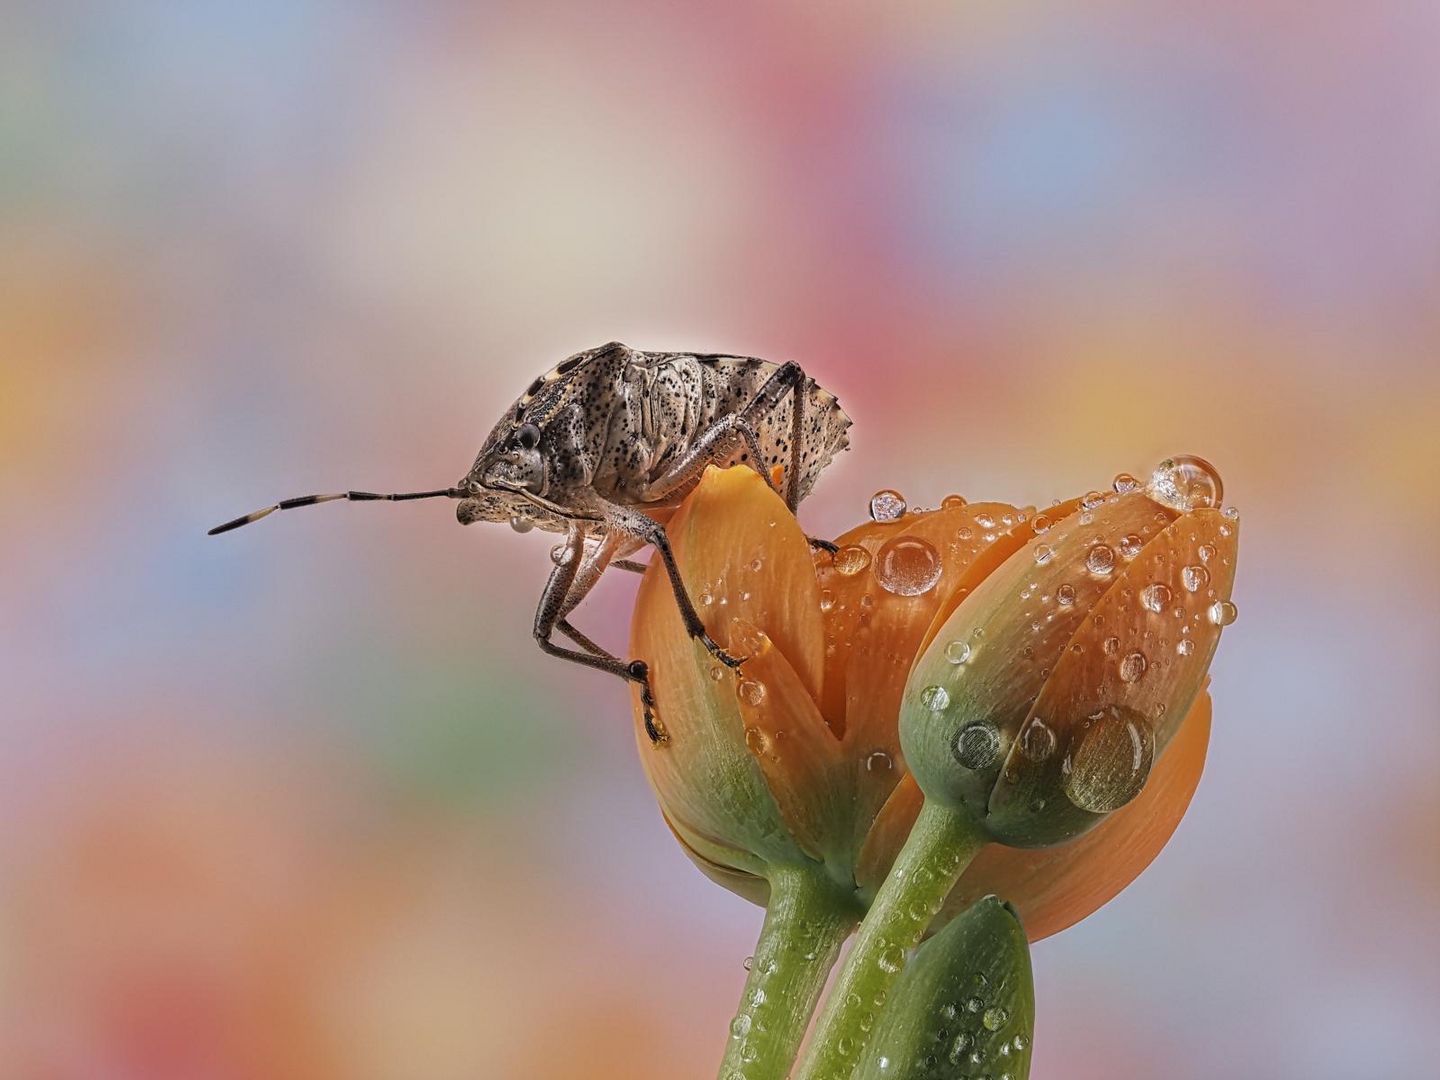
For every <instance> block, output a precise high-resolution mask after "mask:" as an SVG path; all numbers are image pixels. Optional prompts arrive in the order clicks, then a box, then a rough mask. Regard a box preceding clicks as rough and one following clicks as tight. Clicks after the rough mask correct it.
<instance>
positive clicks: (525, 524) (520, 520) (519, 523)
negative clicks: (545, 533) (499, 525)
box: [510, 514, 535, 533]
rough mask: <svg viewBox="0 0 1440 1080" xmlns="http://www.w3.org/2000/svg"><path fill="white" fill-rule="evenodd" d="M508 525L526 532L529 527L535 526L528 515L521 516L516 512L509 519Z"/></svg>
mask: <svg viewBox="0 0 1440 1080" xmlns="http://www.w3.org/2000/svg"><path fill="white" fill-rule="evenodd" d="M510 527H511V528H512V529H514V530H515V531H516V532H518V533H528V532H529V531H530V530H531V529H533V528H535V522H533V521H531V520H530V519H529V518H528V517H521V516H520V515H519V514H516V515H514V516H513V517H511V519H510Z"/></svg>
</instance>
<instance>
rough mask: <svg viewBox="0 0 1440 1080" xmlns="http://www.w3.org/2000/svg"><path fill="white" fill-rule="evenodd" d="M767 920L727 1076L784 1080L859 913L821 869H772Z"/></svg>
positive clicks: (724, 1070)
mask: <svg viewBox="0 0 1440 1080" xmlns="http://www.w3.org/2000/svg"><path fill="white" fill-rule="evenodd" d="M769 881H770V903H769V905H768V906H767V907H766V909H765V925H764V926H763V927H761V929H760V940H759V941H758V942H756V945H755V955H754V957H753V958H752V959H751V961H750V977H749V978H747V979H746V980H745V990H744V992H743V993H742V994H741V997H740V1008H739V1011H737V1012H736V1014H735V1019H734V1020H733V1021H731V1023H730V1037H729V1040H728V1043H727V1045H726V1049H725V1060H724V1061H723V1062H722V1063H721V1065H720V1080H784V1078H785V1077H786V1076H789V1075H790V1066H791V1065H792V1064H793V1063H794V1061H795V1055H796V1054H797V1053H798V1052H799V1050H800V1041H801V1040H802V1039H803V1038H804V1037H805V1029H806V1028H808V1027H809V1026H810V1016H811V1014H812V1013H814V1011H815V1002H816V1001H818V1000H819V998H820V991H821V989H822V988H823V987H824V986H825V980H826V978H827V977H829V975H830V969H831V968H832V967H833V966H834V965H835V957H836V956H838V955H839V953H840V945H841V944H842V943H843V942H844V940H845V939H846V938H847V937H849V935H850V931H851V930H853V929H854V928H855V923H856V920H857V918H858V916H859V911H858V909H857V907H856V906H855V903H854V901H853V899H851V898H850V897H847V896H846V895H845V894H844V893H843V892H842V891H841V889H840V888H839V887H838V886H837V885H836V884H835V883H834V882H833V881H831V880H830V879H829V878H828V877H827V876H826V875H825V873H824V871H823V870H821V869H819V868H818V867H817V868H815V869H813V870H812V869H809V868H802V867H788V866H782V867H777V868H775V869H773V870H771V872H770V874H769Z"/></svg>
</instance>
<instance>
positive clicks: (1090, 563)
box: [1085, 544, 1115, 577]
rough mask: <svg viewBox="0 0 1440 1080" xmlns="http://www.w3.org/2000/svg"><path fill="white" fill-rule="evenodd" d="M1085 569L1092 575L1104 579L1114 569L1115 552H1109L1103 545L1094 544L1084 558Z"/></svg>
mask: <svg viewBox="0 0 1440 1080" xmlns="http://www.w3.org/2000/svg"><path fill="white" fill-rule="evenodd" d="M1085 568H1086V569H1087V570H1089V571H1090V572H1091V573H1092V574H1099V575H1100V576H1101V577H1104V576H1105V575H1106V574H1108V573H1110V571H1112V570H1114V569H1115V552H1113V551H1111V550H1110V549H1109V548H1108V547H1106V546H1105V545H1104V544H1096V545H1095V546H1094V547H1092V548H1091V549H1090V553H1089V554H1088V555H1086V556H1085Z"/></svg>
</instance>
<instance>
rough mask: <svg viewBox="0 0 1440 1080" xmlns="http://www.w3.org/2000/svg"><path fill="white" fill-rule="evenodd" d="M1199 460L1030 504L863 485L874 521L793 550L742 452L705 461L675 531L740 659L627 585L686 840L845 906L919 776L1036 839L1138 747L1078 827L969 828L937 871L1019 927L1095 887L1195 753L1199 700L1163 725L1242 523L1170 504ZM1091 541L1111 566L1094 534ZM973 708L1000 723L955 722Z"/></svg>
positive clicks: (1039, 929) (683, 558)
mask: <svg viewBox="0 0 1440 1080" xmlns="http://www.w3.org/2000/svg"><path fill="white" fill-rule="evenodd" d="M1208 475H1209V474H1205V473H1203V470H1202V471H1201V472H1200V473H1199V474H1187V475H1186V476H1183V477H1181V478H1180V479H1179V480H1177V486H1176V488H1175V490H1174V491H1169V490H1167V491H1159V490H1158V489H1155V488H1153V487H1152V489H1151V493H1150V494H1151V496H1154V497H1155V498H1160V499H1161V500H1162V501H1160V502H1157V501H1155V498H1152V497H1147V495H1146V493H1144V492H1141V491H1138V490H1137V491H1125V492H1118V493H1116V494H1114V495H1107V496H1105V497H1103V498H1102V497H1100V496H1098V495H1096V496H1094V497H1093V498H1092V497H1087V499H1085V500H1075V501H1073V502H1070V503H1066V504H1062V505H1059V506H1056V507H1054V508H1052V509H1051V510H1049V511H1046V512H1043V513H1041V514H1036V513H1035V512H1034V511H1033V510H1027V509H1021V508H1017V507H1014V506H1010V505H1008V504H1002V503H977V504H967V503H965V501H964V500H963V499H959V498H956V497H951V498H949V499H946V500H945V503H944V505H943V506H942V507H941V508H940V509H939V510H935V511H928V512H927V511H921V512H915V511H910V512H905V511H904V507H903V501H901V500H899V499H898V496H893V493H891V494H886V493H882V495H883V496H884V497H880V496H877V501H876V504H875V506H874V508H873V511H872V513H873V516H874V518H875V520H872V521H870V522H867V523H865V524H864V525H861V526H859V527H858V528H856V529H854V530H852V531H851V532H850V533H847V534H846V535H845V536H842V537H841V538H840V539H839V541H838V543H839V545H840V550H839V552H838V553H837V554H835V555H834V556H833V557H832V556H830V555H829V554H825V553H813V552H812V551H811V549H810V546H809V544H808V541H807V540H806V538H805V536H804V534H803V533H802V532H801V531H800V528H799V526H798V525H797V524H796V522H795V520H794V518H793V516H792V515H790V513H789V512H788V510H787V509H786V508H785V505H784V503H783V501H782V500H781V499H780V498H779V497H778V496H777V495H775V494H774V492H773V491H772V490H771V489H770V487H769V486H768V485H767V484H766V483H765V482H764V480H763V479H761V478H760V477H758V476H757V475H755V473H754V472H753V471H752V470H749V469H746V468H736V469H730V470H726V471H721V470H717V469H712V470H709V471H708V472H707V473H706V475H705V477H704V478H703V479H702V481H701V482H700V484H699V485H698V486H697V488H696V490H695V491H694V492H692V494H691V495H690V496H689V497H688V498H687V499H686V500H685V502H684V503H683V504H682V505H681V507H680V508H679V509H678V510H677V511H676V513H675V514H674V516H673V518H672V519H671V521H670V523H669V527H668V528H669V535H670V540H671V544H672V546H673V548H674V551H675V556H676V560H677V562H678V563H679V566H680V568H681V572H682V576H683V577H684V579H685V582H686V584H687V588H688V590H689V591H690V594H691V596H692V597H694V598H695V600H696V603H697V607H698V609H699V611H700V614H701V617H702V619H703V620H704V622H705V624H706V627H707V629H708V630H709V631H710V633H711V635H712V636H713V637H714V638H715V639H716V640H717V641H719V642H720V643H721V644H722V645H723V646H724V647H725V648H726V649H727V650H728V651H730V652H731V653H734V654H737V655H741V656H744V657H747V659H746V662H745V663H744V664H743V665H742V667H741V668H740V669H739V671H731V670H729V669H727V668H724V667H723V666H721V665H719V664H717V663H716V662H715V661H714V660H713V659H712V658H711V657H710V656H709V655H708V654H707V653H706V651H705V649H704V648H703V647H702V646H701V645H700V644H698V643H697V642H694V641H692V640H691V639H690V638H688V637H687V636H686V634H685V631H684V627H683V624H682V623H681V621H680V617H679V614H678V612H677V610H676V606H675V601H674V597H673V596H672V595H671V592H670V588H669V584H668V582H667V581H666V579H665V576H664V575H663V574H661V573H658V572H657V571H656V570H652V571H650V572H649V573H647V574H646V575H645V578H644V580H643V582H642V584H641V588H640V595H639V598H638V600H637V603H636V609H635V619H634V624H633V630H632V642H631V655H633V656H636V657H639V658H641V659H644V660H646V661H647V662H648V663H649V665H650V671H651V681H652V687H653V690H654V694H655V699H656V703H657V710H658V714H659V718H660V721H661V723H662V724H663V725H664V726H665V728H666V730H667V731H668V732H669V735H670V739H669V741H668V742H667V743H665V744H664V745H661V746H652V744H651V742H650V740H649V739H648V737H646V735H645V734H644V731H643V727H642V726H641V723H640V715H641V713H640V709H639V701H638V694H637V695H636V699H635V714H636V735H637V742H638V744H639V747H640V752H641V759H642V761H643V763H644V766H645V768H646V771H647V774H648V775H649V777H650V780H651V783H652V785H653V786H654V788H655V791H656V794H657V797H658V799H659V802H660V806H661V809H662V812H663V813H664V815H665V818H666V821H667V822H668V823H669V825H670V827H671V828H672V830H673V831H674V832H675V834H676V836H677V838H678V839H679V840H680V841H681V844H682V846H683V847H684V849H685V851H686V853H687V854H688V855H689V856H690V857H691V858H692V860H694V861H695V862H696V863H697V865H698V866H700V868H701V869H702V870H704V871H705V872H706V873H707V874H708V875H709V876H711V877H712V878H713V879H715V880H716V881H718V882H720V883H721V884H723V885H725V886H726V887H727V888H730V889H731V890H732V891H735V892H737V893H739V894H741V895H744V896H746V897H747V898H749V899H752V900H755V901H757V902H761V901H763V900H764V897H765V895H766V885H765V882H764V880H763V879H764V877H765V875H766V873H767V871H768V869H769V868H771V867H774V866H783V865H803V866H809V867H815V866H820V867H823V869H824V871H825V873H826V875H827V876H828V877H829V878H830V879H831V880H833V881H834V882H835V883H836V885H837V886H839V887H841V888H842V889H845V890H854V893H855V895H856V897H857V899H858V900H859V901H860V902H862V903H864V902H866V901H868V898H869V897H870V896H872V895H873V893H874V889H875V888H876V886H877V885H878V883H879V881H880V880H881V879H882V878H883V876H884V874H885V872H886V870H888V868H889V865H890V862H891V861H892V860H893V858H894V855H895V853H896V851H898V850H899V847H900V845H901V844H902V843H903V842H904V839H905V837H906V835H907V834H908V832H909V828H910V825H911V824H912V823H913V821H914V817H915V813H916V812H917V811H918V808H919V804H920V788H924V790H925V792H926V794H927V795H929V796H931V797H932V798H942V799H944V800H946V801H948V802H950V803H951V804H953V805H957V806H961V807H963V808H965V809H966V811H967V813H969V814H971V815H972V816H973V817H975V818H976V820H977V822H978V823H979V824H980V826H981V828H982V829H984V831H985V832H986V834H987V835H989V836H991V837H994V838H997V839H1000V840H1002V841H1003V842H1005V843H1009V844H1019V845H1034V844H1039V843H1053V842H1055V841H1056V840H1059V839H1063V838H1066V837H1068V836H1072V835H1076V834H1078V833H1079V832H1080V831H1082V830H1083V829H1084V828H1087V827H1089V826H1090V825H1093V824H1095V823H1096V822H1098V821H1100V820H1102V819H1104V818H1105V813H1106V812H1107V810H1108V809H1113V808H1114V807H1112V806H1111V804H1112V803H1113V804H1114V806H1115V807H1118V806H1121V805H1123V802H1124V796H1126V795H1129V796H1133V795H1134V794H1135V792H1136V791H1139V790H1140V787H1141V786H1142V785H1144V782H1145V776H1144V775H1137V774H1141V773H1143V772H1146V771H1150V770H1151V768H1152V766H1153V773H1154V775H1153V777H1152V778H1151V780H1150V783H1149V784H1148V785H1145V787H1144V792H1145V793H1144V794H1143V795H1142V796H1141V797H1140V798H1139V799H1138V800H1137V801H1136V802H1135V803H1132V804H1131V806H1129V807H1127V808H1125V809H1124V810H1120V811H1119V812H1117V813H1114V814H1113V815H1111V816H1110V817H1109V818H1108V819H1105V825H1104V826H1102V828H1100V829H1098V830H1096V831H1095V832H1094V833H1093V834H1092V835H1091V836H1090V837H1086V838H1085V839H1084V840H1083V841H1080V842H1078V843H1077V844H1074V845H1067V846H1066V847H1064V848H1058V849H1055V850H1054V851H1036V852H1022V851H1014V850H1010V849H1006V848H1001V847H998V846H996V847H993V848H991V849H986V850H985V851H983V852H982V853H981V855H980V856H979V857H978V858H977V859H976V861H975V864H974V865H973V866H972V868H971V870H970V871H967V873H966V874H965V876H964V877H962V879H961V881H960V884H959V886H957V889H956V895H957V896H959V895H960V894H962V893H963V894H965V895H967V896H972V897H973V896H974V895H979V894H983V893H984V892H998V893H1000V894H1002V895H1005V896H1006V897H1007V898H1008V899H1010V900H1011V901H1012V902H1013V903H1015V904H1016V906H1017V907H1018V908H1019V910H1020V911H1021V912H1022V915H1023V917H1024V919H1025V922H1026V926H1027V927H1028V928H1029V929H1030V933H1031V935H1032V937H1039V936H1043V935H1044V933H1048V932H1053V930H1054V929H1059V928H1060V927H1061V926H1063V925H1068V924H1069V923H1070V922H1073V921H1075V920H1076V919H1078V918H1080V917H1083V916H1084V915H1085V914H1088V913H1089V911H1092V910H1094V908H1096V907H1098V906H1100V904H1102V903H1104V902H1105V901H1106V900H1108V899H1110V897H1111V896H1113V895H1114V894H1115V893H1117V892H1118V891H1119V890H1120V888H1123V886H1124V885H1125V884H1127V883H1128V882H1129V881H1130V880H1131V879H1132V878H1133V877H1134V876H1135V874H1137V873H1138V872H1139V871H1140V869H1142V868H1143V867H1144V865H1145V864H1146V863H1148V862H1149V860H1150V859H1151V858H1153V856H1154V854H1155V853H1156V852H1158V850H1159V848H1160V847H1161V846H1163V844H1164V842H1165V840H1166V839H1168V837H1169V834H1170V832H1171V831H1173V829H1174V826H1175V824H1177V823H1178V821H1179V819H1180V817H1181V815H1183V813H1184V810H1185V808H1186V806H1187V805H1188V803H1189V798H1190V794H1191V793H1192V792H1193V790H1194V784H1195V782H1196V781H1197V780H1198V776H1199V764H1200V763H1201V762H1203V759H1204V749H1205V745H1206V741H1207V736H1208V710H1204V711H1203V717H1201V719H1200V722H1199V723H1195V722H1193V721H1192V722H1190V723H1187V724H1186V725H1185V726H1184V733H1185V735H1186V738H1185V739H1182V738H1181V737H1180V732H1181V728H1182V725H1181V721H1182V720H1184V719H1185V716H1186V713H1187V712H1188V711H1190V706H1191V703H1192V702H1194V701H1195V700H1196V698H1197V695H1199V694H1200V692H1201V689H1202V682H1203V679H1204V675H1205V670H1206V668H1207V667H1208V663H1209V657H1210V655H1211V653H1212V652H1213V650H1214V644H1215V637H1216V635H1217V634H1218V629H1219V625H1218V624H1217V622H1216V621H1215V620H1214V619H1213V618H1212V616H1211V615H1210V611H1211V609H1212V608H1214V607H1215V605H1217V604H1228V601H1229V592H1230V581H1231V578H1232V575H1233V569H1234V566H1233V563H1234V536H1235V523H1234V522H1233V521H1229V520H1228V519H1225V518H1223V517H1222V515H1221V514H1220V513H1219V512H1218V511H1215V510H1212V509H1209V508H1208V507H1197V508H1196V509H1193V510H1190V511H1189V512H1186V513H1182V512H1181V508H1180V507H1178V506H1177V505H1176V503H1178V502H1182V501H1184V500H1185V499H1190V498H1194V499H1195V500H1196V501H1202V500H1201V495H1202V494H1203V492H1201V491H1200V487H1203V486H1204V483H1205V481H1206V477H1207V476H1208ZM1196 485H1199V486H1200V487H1197V486H1196ZM1216 488H1217V489H1216V491H1215V493H1214V494H1215V497H1216V498H1218V481H1217V482H1216ZM1086 502H1088V503H1093V505H1088V506H1087V505H1082V503H1086ZM1102 546H1103V547H1105V548H1106V549H1108V551H1109V552H1110V556H1111V563H1110V565H1109V566H1108V568H1105V567H1100V566H1099V564H1100V563H1101V562H1103V560H1104V556H1103V554H1094V553H1095V552H1097V551H1098V549H1099V548H1100V547H1102ZM1090 561H1094V562H1095V563H1096V564H1097V568H1094V569H1092V568H1091V567H1090V565H1089V562H1090ZM1187 567H1198V568H1199V569H1200V570H1201V571H1203V574H1204V576H1205V578H1206V580H1204V581H1201V580H1200V576H1201V575H1200V574H1198V573H1192V574H1191V575H1190V576H1189V577H1188V578H1187V577H1186V576H1185V571H1186V568H1187ZM1151 584H1161V585H1163V586H1164V587H1165V589H1167V590H1168V591H1169V595H1168V596H1167V597H1166V600H1167V601H1168V603H1166V604H1161V605H1160V610H1158V611H1157V610H1152V608H1151V607H1150V606H1147V605H1148V604H1153V603H1155V602H1157V601H1158V600H1159V598H1160V595H1161V594H1160V593H1159V592H1158V591H1154V590H1152V591H1151V592H1150V593H1148V594H1145V598H1143V599H1142V598H1141V592H1142V591H1143V590H1144V589H1145V587H1147V586H1148V585H1151ZM1190 584H1194V585H1195V586H1196V587H1195V588H1193V589H1191V588H1189V585H1190ZM1067 586H1068V588H1067ZM1022 594H1024V595H1022ZM1212 594H1213V595H1212ZM1176 608H1179V609H1180V610H1181V615H1180V616H1178V617H1177V616H1176V615H1175V613H1174V612H1175V609H1176ZM1228 610H1232V609H1224V608H1222V609H1221V610H1220V612H1219V616H1218V617H1219V619H1220V621H1221V622H1223V621H1224V619H1225V617H1226V612H1227V611H1228ZM1197 613H1198V614H1199V616H1200V618H1199V619H1198V620H1197V619H1196V615H1197ZM976 630H979V631H980V633H979V634H976V633H975V631H976ZM1110 639H1114V644H1113V645H1112V644H1109V642H1110ZM1182 642H1193V644H1190V645H1182ZM1077 646H1078V648H1077ZM1132 653H1140V654H1142V655H1143V656H1144V667H1143V669H1141V670H1140V671H1139V674H1138V677H1136V678H1129V677H1128V676H1130V675H1132V674H1135V672H1134V671H1133V668H1134V664H1135V662H1133V661H1132V662H1131V665H1130V667H1127V668H1125V669H1124V670H1123V671H1122V667H1121V664H1122V662H1123V661H1124V660H1125V659H1126V658H1127V657H1128V656H1130V655H1131V654H1132ZM917 657H918V660H917ZM931 688H938V690H939V691H943V694H944V696H945V700H944V701H943V702H942V701H941V699H940V695H939V694H938V693H935V692H933V691H932V690H931ZM1201 700H1202V701H1203V698H1202V699H1201ZM902 701H903V703H904V709H905V750H904V752H903V753H902V751H901V739H900V734H901V732H900V716H901V712H902ZM937 706H938V707H937ZM1194 712H1195V713H1196V714H1197V715H1198V714H1200V713H1201V712H1202V710H1201V709H1200V708H1199V706H1198V705H1197V707H1196V709H1195V710H1194ZM1096 713H1101V714H1102V715H1101V716H1099V717H1095V718H1092V717H1093V715H1094V714H1096ZM977 723H983V724H987V725H989V727H990V728H991V729H992V730H993V734H992V733H991V731H985V732H977V731H970V733H969V734H964V735H963V738H962V732H964V731H966V730H969V729H971V728H972V727H973V726H974V725H975V724H977ZM1042 724H1043V725H1044V727H1043V729H1042V727H1041V725H1042ZM1047 731H1048V732H1049V733H1050V735H1052V736H1053V738H1054V745H1053V747H1049V748H1048V750H1047V748H1046V746H1045V745H1043V744H1044V743H1045V741H1046V735H1045V734H1044V732H1047ZM1022 733H1028V734H1029V741H1026V739H1025V738H1024V737H1023V736H1022ZM1121 736H1123V737H1124V739H1123V740H1122V739H1121ZM1137 739H1138V740H1139V742H1138V749H1137V743H1136V741H1135V740H1137ZM1124 740H1129V746H1130V750H1131V754H1130V757H1129V758H1128V759H1127V758H1126V757H1125V756H1124V754H1122V753H1121V752H1120V751H1122V750H1124V749H1125V742H1124ZM1182 743H1184V744H1185V745H1186V746H1188V747H1189V748H1190V749H1189V750H1188V751H1187V754H1186V755H1185V756H1184V757H1183V758H1182V757H1179V756H1177V757H1175V758H1173V759H1171V758H1170V757H1169V751H1167V747H1170V746H1174V747H1176V748H1178V747H1180V746H1181V744H1182ZM1162 751H1165V752H1166V753H1165V755H1164V756H1162ZM1137 754H1138V755H1139V758H1138V764H1135V765H1134V766H1133V767H1125V768H1122V766H1125V765H1126V762H1127V761H1130V762H1135V761H1137V758H1136V755H1137ZM1177 754H1178V750H1177ZM967 761H968V764H967V763H966V762H967ZM1157 762H1158V764H1157ZM911 772H915V773H916V774H917V776H916V777H912V776H910V773H911ZM916 779H919V780H920V785H919V787H917V785H916V782H915V781H916ZM1132 788H1133V790H1131V789H1132ZM1146 807H1149V810H1148V811H1147V812H1146V814H1144V815H1142V814H1140V813H1139V811H1141V810H1144V809H1145V808H1146ZM1102 840H1103V841H1104V843H1100V841H1102ZM1082 845H1084V846H1083V848H1082ZM992 853H993V854H992ZM1022 856H1023V857H1024V859H1026V860H1028V861H1026V862H1020V861H1016V860H1017V859H1019V858H1020V857H1022Z"/></svg>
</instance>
